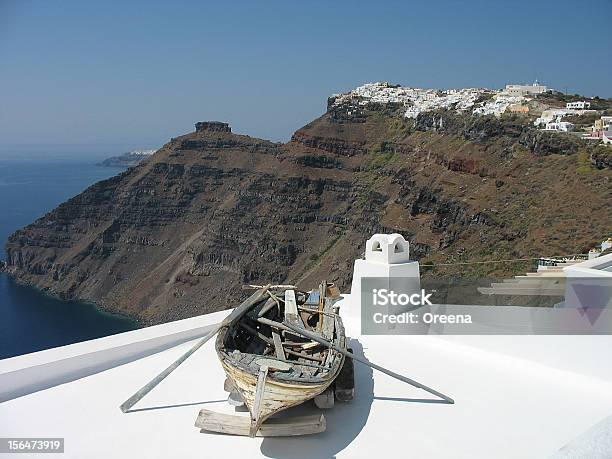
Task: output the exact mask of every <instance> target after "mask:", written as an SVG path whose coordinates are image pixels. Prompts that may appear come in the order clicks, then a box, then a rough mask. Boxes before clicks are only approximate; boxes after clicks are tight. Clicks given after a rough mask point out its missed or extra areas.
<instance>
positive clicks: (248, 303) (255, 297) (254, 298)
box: [119, 285, 269, 413]
mask: <svg viewBox="0 0 612 459" xmlns="http://www.w3.org/2000/svg"><path fill="white" fill-rule="evenodd" d="M268 288H269V286H268V285H266V286H264V287H262V288H260V289H259V290H257V291H256V292H255V293H253V294H252V295H251V296H250V297H248V298H247V299H246V300H245V301H244V302H243V303H242V304H241V305H240V306H238V307H237V308H236V309H234V310H233V311H232V312H231V313H230V314H229V315H228V316H227V317H226V318H225V319H223V321H222V322H220V323H219V324H217V325H215V327H214V328H213V329H212V330H211V331H210V332H209V333H208V334H207V335H206V336H204V338H202V339H201V340H200V341H198V342H197V343H196V345H195V346H193V347H192V348H191V349H189V350H188V351H187V352H185V353H184V354H183V355H182V356H180V357H179V358H178V359H177V360H176V361H175V362H174V363H173V364H172V365H170V366H169V367H168V368H166V369H165V370H164V371H162V372H161V373H160V374H158V375H157V376H156V377H155V378H153V379H152V380H151V381H149V382H148V383H147V384H145V385H144V386H143V387H142V388H141V389H140V390H139V391H138V392H136V393H135V394H134V395H132V396H131V397H130V398H128V399H127V400H126V401H125V402H123V403H122V404H121V406H120V407H119V408H121V411H123V412H124V413H125V412H126V411H128V410H129V409H130V408H131V407H133V406H134V405H135V404H136V403H138V401H139V400H140V399H142V398H143V397H144V396H145V395H147V394H148V393H149V392H151V390H153V388H154V387H155V386H157V385H158V384H159V383H160V382H162V381H163V380H164V379H165V378H166V377H167V376H168V375H169V374H170V373H172V372H173V371H174V370H176V369H177V368H178V366H179V365H180V364H181V363H183V362H184V361H185V360H187V359H188V358H189V357H190V356H191V355H192V354H193V353H194V352H195V351H197V350H198V349H200V348H201V347H202V346H203V345H204V344H205V343H206V342H207V341H208V340H209V339H210V338H212V337H213V336H215V335H216V334H217V332H218V331H219V330H220V329H221V327H224V326H226V325H228V324H229V323H230V322H232V321H233V320H234V319H236V318H237V317H239V316H240V315H242V314H243V313H244V312H246V311H247V310H248V309H249V308H250V307H252V306H253V305H254V304H255V303H257V302H258V301H259V300H260V299H261V298H262V297H263V296H264V294H265V292H266V291H267V290H268Z"/></svg>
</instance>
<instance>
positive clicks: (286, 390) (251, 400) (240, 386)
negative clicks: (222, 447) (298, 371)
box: [221, 361, 333, 427]
mask: <svg viewBox="0 0 612 459" xmlns="http://www.w3.org/2000/svg"><path fill="white" fill-rule="evenodd" d="M221 364H222V365H223V369H224V370H225V373H226V375H227V376H228V378H230V380H231V381H232V382H233V384H234V386H235V388H236V389H237V390H238V392H240V395H241V396H242V398H243V399H244V402H245V404H246V406H247V408H248V409H249V412H250V413H253V412H254V411H253V410H254V405H255V391H256V387H257V375H254V374H252V373H250V372H247V371H244V370H242V369H240V368H237V367H235V366H233V365H230V364H228V363H227V362H224V361H222V362H221ZM332 382H333V379H330V380H327V381H325V382H324V383H320V384H289V383H285V382H279V381H275V380H274V379H273V377H271V376H269V377H268V378H267V380H266V384H265V387H264V393H263V397H262V402H261V408H260V413H259V418H258V426H257V427H259V426H261V424H262V423H263V422H264V421H265V420H266V419H268V418H269V417H270V416H272V415H273V414H275V413H278V412H279V411H283V410H285V409H287V408H290V407H292V406H296V405H299V404H301V403H304V402H305V401H306V400H310V399H311V398H314V397H316V396H317V395H319V394H320V393H322V392H324V391H325V390H326V389H327V388H328V387H329V386H330V385H331V383H332Z"/></svg>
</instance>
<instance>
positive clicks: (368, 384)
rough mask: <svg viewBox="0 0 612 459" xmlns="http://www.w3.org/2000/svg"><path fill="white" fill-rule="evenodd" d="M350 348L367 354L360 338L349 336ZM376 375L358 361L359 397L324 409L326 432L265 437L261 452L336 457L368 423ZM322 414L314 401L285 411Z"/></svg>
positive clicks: (278, 455) (273, 455)
mask: <svg viewBox="0 0 612 459" xmlns="http://www.w3.org/2000/svg"><path fill="white" fill-rule="evenodd" d="M348 347H350V348H352V349H353V352H354V353H355V355H358V356H361V357H364V355H363V347H362V345H361V343H360V342H359V341H357V340H356V339H349V343H348ZM373 399H374V378H373V373H372V369H371V368H370V367H367V366H365V365H361V364H358V363H356V364H355V398H354V399H353V400H352V401H350V402H348V403H341V402H336V404H335V406H334V407H333V408H332V409H330V410H323V414H324V415H325V419H326V422H327V429H326V431H325V432H323V433H320V434H316V435H304V436H302V437H265V438H264V440H263V442H262V444H261V453H262V454H263V455H265V456H267V457H271V458H278V459H280V458H291V459H302V458H303V459H317V458H330V457H334V456H335V455H336V454H337V453H339V452H340V451H342V450H343V449H345V448H346V447H347V446H348V445H350V444H351V442H352V441H353V440H354V439H355V438H356V437H357V435H359V433H360V432H361V430H362V429H363V427H364V426H365V424H366V422H367V420H368V416H369V415H370V408H371V406H372V400H373ZM317 413H321V410H319V409H318V408H317V407H316V406H315V405H314V402H312V401H309V402H307V403H304V404H303V405H300V406H297V407H295V408H291V409H289V410H287V411H285V412H283V413H282V414H283V415H284V414H286V415H288V416H302V415H312V414H317Z"/></svg>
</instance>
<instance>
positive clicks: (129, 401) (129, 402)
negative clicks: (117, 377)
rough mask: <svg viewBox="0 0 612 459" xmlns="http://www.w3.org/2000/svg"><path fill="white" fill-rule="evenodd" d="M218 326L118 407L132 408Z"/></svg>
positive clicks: (216, 330)
mask: <svg viewBox="0 0 612 459" xmlns="http://www.w3.org/2000/svg"><path fill="white" fill-rule="evenodd" d="M219 328H221V325H220V324H217V325H216V326H215V328H214V329H213V330H212V331H210V332H209V333H208V334H207V335H206V336H205V337H204V338H202V339H201V340H200V341H198V342H197V344H196V345H195V346H193V347H192V348H191V349H189V350H188V351H187V352H185V353H184V354H183V355H182V356H180V357H179V358H178V359H177V360H176V361H175V362H174V363H173V364H172V365H170V366H169V367H168V368H166V369H165V370H164V371H162V372H161V373H160V374H158V375H157V376H156V377H155V378H153V379H152V380H151V381H149V382H148V383H147V384H145V385H144V386H143V387H142V388H141V389H140V390H139V391H138V392H136V393H135V394H134V395H132V396H131V397H130V398H128V399H127V400H126V401H125V402H123V403H122V404H121V406H120V407H119V408H121V411H123V412H124V413H125V412H126V411H128V410H129V409H130V408H132V407H133V406H134V405H135V404H136V403H138V401H139V400H140V399H142V398H143V397H144V396H145V395H147V394H148V393H149V392H151V391H152V390H153V388H155V386H157V385H158V384H159V383H160V382H162V381H163V380H164V379H166V377H167V376H168V375H169V374H170V373H172V372H173V371H174V370H176V369H177V368H178V366H179V365H180V364H181V363H183V362H184V361H185V360H187V359H188V358H189V357H190V356H191V355H192V354H193V353H194V352H195V351H197V350H198V349H200V348H201V347H202V346H203V345H204V344H206V342H207V341H208V340H209V339H210V338H212V337H213V336H215V335H216V334H217V332H218V331H219Z"/></svg>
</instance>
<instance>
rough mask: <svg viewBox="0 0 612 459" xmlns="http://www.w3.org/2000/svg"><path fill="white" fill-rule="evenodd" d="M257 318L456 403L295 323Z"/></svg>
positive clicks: (263, 322)
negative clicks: (294, 324)
mask: <svg viewBox="0 0 612 459" xmlns="http://www.w3.org/2000/svg"><path fill="white" fill-rule="evenodd" d="M257 320H258V321H259V322H261V323H262V324H265V325H269V326H271V327H276V328H279V329H281V330H286V331H292V332H294V333H298V334H300V335H302V336H304V337H306V338H309V339H311V340H313V341H317V342H318V343H321V344H322V345H324V346H327V347H328V348H331V349H333V350H335V351H338V352H340V353H341V354H344V355H345V356H346V357H349V358H351V359H353V360H356V361H357V362H359V363H363V364H364V365H367V366H369V367H371V368H374V369H375V370H378V371H380V372H382V373H384V374H386V375H389V376H391V377H392V378H395V379H399V380H400V381H402V382H405V383H407V384H410V385H411V386H414V387H418V388H419V389H423V390H424V391H427V392H429V393H430V394H433V395H435V396H436V397H440V398H441V399H443V400H446V401H447V402H448V403H455V401H454V400H453V399H452V398H450V397H448V396H446V395H444V394H442V393H441V392H438V391H437V390H435V389H432V388H431V387H427V386H425V385H424V384H421V383H420V382H418V381H415V380H414V379H410V378H407V377H406V376H402V375H400V374H398V373H395V372H393V371H391V370H387V369H386V368H383V367H381V366H380V365H376V364H375V363H372V362H369V361H367V360H366V359H363V358H361V357H359V356H356V355H355V354H353V353H352V352H350V351H347V350H346V349H343V348H341V347H340V346H338V345H336V344H334V343H332V342H331V341H328V340H326V339H324V338H322V337H321V336H320V335H318V334H316V333H312V332H311V331H309V330H305V329H303V328H299V327H295V326H293V324H290V323H288V322H284V323H280V322H276V321H274V320H270V319H266V318H265V317H260V318H258V319H257Z"/></svg>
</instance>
